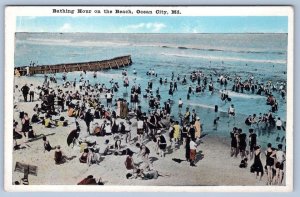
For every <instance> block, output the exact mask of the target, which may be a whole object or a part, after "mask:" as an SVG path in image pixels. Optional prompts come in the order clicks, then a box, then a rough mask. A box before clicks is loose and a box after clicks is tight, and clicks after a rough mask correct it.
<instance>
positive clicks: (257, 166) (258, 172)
mask: <svg viewBox="0 0 300 197" xmlns="http://www.w3.org/2000/svg"><path fill="white" fill-rule="evenodd" d="M260 153H261V151H260V146H256V147H255V148H254V163H253V164H252V166H251V172H252V173H255V177H256V178H257V176H259V178H260V180H261V178H262V176H263V174H264V169H263V166H262V163H261V160H260Z"/></svg>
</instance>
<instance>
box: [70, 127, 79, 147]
mask: <svg viewBox="0 0 300 197" xmlns="http://www.w3.org/2000/svg"><path fill="white" fill-rule="evenodd" d="M78 137H79V131H78V130H77V129H74V130H72V131H71V132H70V133H69V135H68V137H67V144H68V146H70V144H72V143H73V142H74V140H76V139H78Z"/></svg>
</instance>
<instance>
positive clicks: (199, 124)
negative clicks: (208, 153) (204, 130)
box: [194, 117, 201, 139]
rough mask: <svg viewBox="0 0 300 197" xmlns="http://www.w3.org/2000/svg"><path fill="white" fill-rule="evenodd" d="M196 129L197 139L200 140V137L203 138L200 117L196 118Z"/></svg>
mask: <svg viewBox="0 0 300 197" xmlns="http://www.w3.org/2000/svg"><path fill="white" fill-rule="evenodd" d="M194 127H195V139H200V137H201V122H200V118H199V117H197V118H196V121H195V123H194Z"/></svg>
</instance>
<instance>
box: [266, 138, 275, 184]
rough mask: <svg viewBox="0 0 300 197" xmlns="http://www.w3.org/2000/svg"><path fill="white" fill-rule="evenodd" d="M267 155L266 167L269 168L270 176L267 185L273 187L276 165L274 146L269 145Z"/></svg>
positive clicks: (268, 173)
mask: <svg viewBox="0 0 300 197" xmlns="http://www.w3.org/2000/svg"><path fill="white" fill-rule="evenodd" d="M265 155H266V167H267V175H268V181H267V185H272V183H273V167H274V163H275V156H276V151H275V149H273V148H272V144H271V143H268V148H267V150H266V151H265Z"/></svg>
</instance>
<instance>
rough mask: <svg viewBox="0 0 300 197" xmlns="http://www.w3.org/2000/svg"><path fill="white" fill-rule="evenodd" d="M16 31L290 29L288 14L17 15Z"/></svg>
mask: <svg viewBox="0 0 300 197" xmlns="http://www.w3.org/2000/svg"><path fill="white" fill-rule="evenodd" d="M16 25H17V27H16V30H17V32H95V33H287V32H288V17H285V16H196V17H194V16H172V17H170V16H169V17H166V16H140V17H133V16H131V17H130V16H122V17H121V16H88V17H85V16H80V17H79V16H77V17H65V16H63V17H62V16H52V17H30V16H24V17H17V23H16Z"/></svg>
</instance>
